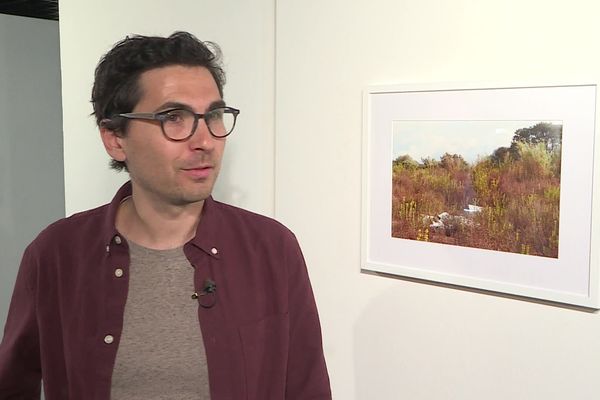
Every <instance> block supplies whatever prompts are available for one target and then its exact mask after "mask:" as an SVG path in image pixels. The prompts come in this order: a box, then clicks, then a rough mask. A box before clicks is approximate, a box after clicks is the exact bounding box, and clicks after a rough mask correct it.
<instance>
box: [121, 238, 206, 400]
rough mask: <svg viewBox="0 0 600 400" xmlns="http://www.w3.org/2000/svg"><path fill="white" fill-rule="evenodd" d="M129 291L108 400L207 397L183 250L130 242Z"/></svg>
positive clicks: (188, 267) (203, 359)
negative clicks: (145, 245)
mask: <svg viewBox="0 0 600 400" xmlns="http://www.w3.org/2000/svg"><path fill="white" fill-rule="evenodd" d="M128 244H129V249H130V257H131V263H130V272H129V274H130V276H129V292H128V295H127V302H126V304H125V314H124V317H123V333H122V335H121V341H120V343H119V349H118V351H117V358H116V361H115V367H114V370H113V376H112V387H111V400H138V399H139V400H142V399H143V400H153V399H169V400H188V399H189V400H192V399H193V400H204V399H210V394H209V385H208V370H207V366H206V355H205V352H204V343H203V341H202V335H201V332H200V326H199V323H198V302H197V301H196V300H192V299H191V294H192V293H193V292H194V269H193V267H192V266H191V265H190V263H189V261H188V260H187V258H186V257H185V254H184V253H183V248H182V247H180V248H177V249H171V250H152V249H148V248H145V247H142V246H140V245H137V244H135V243H132V242H131V241H128Z"/></svg>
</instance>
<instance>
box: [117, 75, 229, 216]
mask: <svg viewBox="0 0 600 400" xmlns="http://www.w3.org/2000/svg"><path fill="white" fill-rule="evenodd" d="M138 84H139V88H140V89H141V100H140V101H139V103H138V104H137V105H136V106H135V108H134V109H133V110H132V112H134V113H136V112H153V113H154V112H159V111H164V110H167V109H170V108H174V105H180V106H183V107H186V108H189V109H191V110H193V111H194V112H196V113H204V112H206V111H207V110H208V109H209V108H210V106H211V104H213V103H215V102H218V101H219V100H221V96H220V95H219V90H218V88H217V84H216V83H215V80H214V79H213V77H212V75H211V74H210V72H209V71H208V70H207V69H206V68H204V67H187V66H179V65H177V66H168V67H163V68H157V69H153V70H150V71H147V72H144V73H143V74H142V75H141V76H140V79H139V83H138ZM175 107H177V106H175ZM119 140H120V142H121V147H122V149H123V155H124V156H125V159H124V160H122V161H125V162H126V163H127V168H128V170H129V173H130V176H131V180H132V183H133V185H134V193H136V192H137V193H140V194H142V193H143V194H144V195H145V196H147V197H149V198H150V199H152V200H153V201H158V202H159V203H163V204H165V205H167V204H169V205H186V204H190V203H194V202H198V201H202V200H204V199H206V198H207V197H208V196H209V195H210V194H211V192H212V189H213V186H214V183H215V180H216V179H217V175H218V173H219V170H220V167H221V158H222V156H223V150H224V148H225V139H217V138H214V137H213V136H212V135H211V134H210V132H209V131H208V128H207V127H206V123H205V122H204V120H200V121H198V127H197V128H196V133H195V134H194V135H193V136H192V137H191V138H189V139H188V140H187V141H184V142H172V141H169V140H167V139H166V138H165V137H164V136H163V133H162V130H161V127H160V123H158V122H156V121H144V120H132V121H129V125H128V128H127V132H126V135H124V136H123V137H122V138H120V139H119Z"/></svg>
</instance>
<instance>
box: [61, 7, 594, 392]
mask: <svg viewBox="0 0 600 400" xmlns="http://www.w3.org/2000/svg"><path fill="white" fill-rule="evenodd" d="M162 7H164V10H162ZM599 11H600V6H597V5H596V3H595V2H593V1H581V0H574V1H570V2H568V3H563V2H560V3H559V2H556V4H554V3H549V2H542V1H534V0H526V1H519V2H517V1H514V0H509V1H505V2H498V1H492V0H486V1H467V0H454V1H441V0H437V1H433V0H423V1H420V2H415V1H391V0H388V1H384V0H370V1H365V0H357V1H353V2H347V1H339V0H327V1H316V0H306V1H303V2H293V1H289V0H288V1H270V2H267V1H266V0H261V1H258V0H254V1H251V2H236V3H204V2H202V3H198V2H194V1H191V0H187V1H181V0H179V1H173V2H169V3H167V2H153V3H151V4H150V3H148V2H142V1H140V0H132V1H129V2H126V3H123V2H119V1H116V0H107V1H104V2H102V3H98V2H92V1H89V0H87V1H75V0H61V21H60V29H61V58H62V73H63V98H64V101H63V109H64V113H63V115H64V140H65V193H66V210H67V214H70V213H72V212H75V211H79V210H82V209H85V208H89V207H92V206H95V205H99V204H102V203H104V202H106V201H108V200H109V199H110V197H111V196H112V195H113V193H114V190H115V188H116V187H117V186H118V185H119V184H120V183H121V182H122V181H124V180H125V178H126V177H125V175H118V174H115V173H113V172H112V171H109V170H108V168H107V167H106V165H107V160H108V159H107V157H106V156H105V155H104V150H103V149H102V146H101V143H100V140H99V138H98V134H97V132H96V130H95V128H94V124H93V120H92V118H91V117H89V116H88V115H89V113H90V112H91V106H90V104H89V96H90V90H91V84H92V78H93V77H92V71H93V68H94V66H95V64H96V62H97V61H98V58H99V56H100V54H102V53H103V52H105V51H106V50H108V48H109V47H110V45H111V44H112V43H114V42H115V41H116V40H118V39H120V38H122V37H123V36H124V35H125V34H128V33H133V32H139V33H144V34H167V33H170V32H172V31H173V30H177V29H183V30H189V31H191V32H193V33H195V34H196V35H197V36H198V37H200V38H202V39H209V40H214V41H216V42H218V43H219V44H220V45H221V46H222V48H223V50H224V53H225V62H226V68H227V71H228V73H229V83H228V85H227V86H226V89H225V90H226V99H227V100H228V102H229V103H230V104H232V105H235V106H238V107H240V108H241V109H242V114H241V116H240V118H241V119H240V126H239V130H237V131H236V133H235V134H234V136H232V138H231V140H229V142H228V149H227V151H226V153H227V155H226V160H225V165H224V167H223V168H224V170H223V173H224V175H223V176H222V177H221V179H222V180H221V182H220V183H219V186H218V188H217V191H216V193H215V197H216V198H218V199H221V200H225V201H229V202H233V203H234V204H238V205H241V206H243V207H247V208H250V209H253V210H255V211H259V212H263V213H266V214H271V215H273V214H274V215H275V216H276V217H277V218H278V219H279V220H281V221H282V222H284V223H285V224H287V225H288V226H289V227H290V228H291V229H292V230H293V231H295V232H296V234H297V236H298V238H299V240H300V242H301V245H302V246H303V249H304V253H305V256H306V259H307V262H308V266H309V270H310V274H311V278H312V282H313V287H314V290H315V295H316V297H317V302H318V305H319V309H320V314H321V323H322V326H323V334H324V345H325V352H326V358H327V361H328V366H329V371H330V376H331V379H332V387H333V391H334V397H335V398H336V399H343V400H346V399H349V400H350V399H357V400H358V399H360V400H371V399H382V400H383V399H390V400H395V399H411V400H415V399H424V400H434V399H435V400H438V399H460V400H481V399H486V400H488V399H490V400H500V399H502V400H504V399H528V400H530V399H544V400H547V399H549V400H554V399H556V400H558V399H561V400H562V399H567V398H568V399H596V398H597V396H598V381H599V380H600V340H599V339H598V338H600V316H599V315H598V313H597V312H587V311H582V310H578V309H570V308H565V307H558V306H555V305H549V304H543V303H541V302H534V301H526V300H523V299H517V298H513V297H509V296H497V295H491V294H487V293H480V292H477V291H469V290H460V289H455V288H449V287H446V286H443V285H434V284H425V283H421V282H416V281H412V280H403V279H396V278H389V277H379V276H375V275H370V274H364V273H361V272H360V237H361V232H360V212H361V202H360V194H361V139H362V131H361V128H362V90H363V89H364V88H365V86H367V85H372V84H396V83H420V82H447V81H469V82H473V81H485V82H489V81H500V82H507V81H508V82H510V81H515V80H516V81H519V82H523V81H528V80H535V81H539V80H544V79H547V80H550V81H556V80H561V79H565V80H568V81H570V82H573V81H577V79H580V78H581V79H585V80H586V83H587V82H588V81H589V78H590V77H593V79H596V80H597V81H598V82H600V79H598V74H599V73H600V55H599V53H598V52H597V43H596V40H597V38H598V37H600V27H599V26H598V24H597V23H596V22H597V15H598V12H599ZM165 15H168V18H166V17H165Z"/></svg>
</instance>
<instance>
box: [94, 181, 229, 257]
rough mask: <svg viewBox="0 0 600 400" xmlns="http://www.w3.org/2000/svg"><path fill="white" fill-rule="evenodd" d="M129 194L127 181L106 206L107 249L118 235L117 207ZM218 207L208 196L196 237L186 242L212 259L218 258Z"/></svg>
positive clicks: (219, 223)
mask: <svg viewBox="0 0 600 400" xmlns="http://www.w3.org/2000/svg"><path fill="white" fill-rule="evenodd" d="M131 193H132V186H131V181H128V182H126V183H125V184H124V185H123V186H121V188H119V190H118V191H117V193H116V194H115V196H114V197H113V199H112V201H111V202H110V203H109V204H108V214H107V217H106V220H105V221H104V227H103V232H104V234H103V238H104V244H105V245H106V246H107V249H108V246H110V244H111V243H112V242H113V241H114V240H115V237H116V236H118V235H119V232H118V231H117V228H116V226H115V224H116V219H117V212H118V211H119V206H120V205H121V203H122V202H123V200H125V199H126V198H127V197H130V196H131ZM219 206H220V203H219V202H217V201H215V200H214V199H213V198H212V196H209V197H208V198H207V199H206V200H204V205H203V206H202V214H201V217H200V223H199V224H198V227H197V228H196V236H194V238H193V239H192V240H190V241H189V242H188V243H191V244H192V245H194V246H196V247H198V248H199V249H201V250H202V251H204V252H205V253H207V254H208V255H210V256H211V257H214V258H219V240H218V238H219V232H220V231H221V229H220V228H221V226H222V221H221V210H220V207H219Z"/></svg>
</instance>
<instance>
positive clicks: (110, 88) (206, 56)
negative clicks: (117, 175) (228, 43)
mask: <svg viewBox="0 0 600 400" xmlns="http://www.w3.org/2000/svg"><path fill="white" fill-rule="evenodd" d="M169 65H185V66H199V67H205V68H206V69H208V71H209V72H210V73H211V75H212V77H213V78H214V80H215V82H216V84H217V87H218V89H219V94H220V95H221V97H223V86H224V85H225V71H224V70H223V66H222V64H221V50H220V48H219V46H218V45H217V44H215V43H212V42H202V41H200V40H198V38H196V37H195V36H194V35H192V34H191V33H188V32H175V33H173V34H172V35H171V36H169V37H159V36H142V35H134V36H128V37H126V38H125V39H123V40H121V41H120V42H118V43H117V44H115V45H114V46H113V48H112V49H110V51H109V52H108V53H106V54H105V55H104V56H103V57H102V58H101V59H100V62H99V63H98V66H97V67H96V72H95V75H94V78H95V79H94V87H93V89H92V105H93V107H94V112H93V113H92V115H94V116H95V118H96V123H97V124H98V126H103V127H106V128H108V129H110V130H112V131H115V132H119V133H120V134H122V135H124V134H125V133H126V132H125V129H126V127H127V120H126V119H123V118H118V119H114V120H111V117H113V116H114V115H115V114H120V113H128V112H131V111H132V110H133V108H134V107H135V105H136V104H137V103H138V102H139V101H140V96H141V93H140V88H139V85H138V81H139V77H140V75H142V73H144V72H146V71H148V70H151V69H155V68H161V67H165V66H169ZM110 167H111V168H113V169H116V170H117V171H122V170H123V169H125V170H127V165H126V164H125V163H124V162H122V161H117V160H111V161H110Z"/></svg>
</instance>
